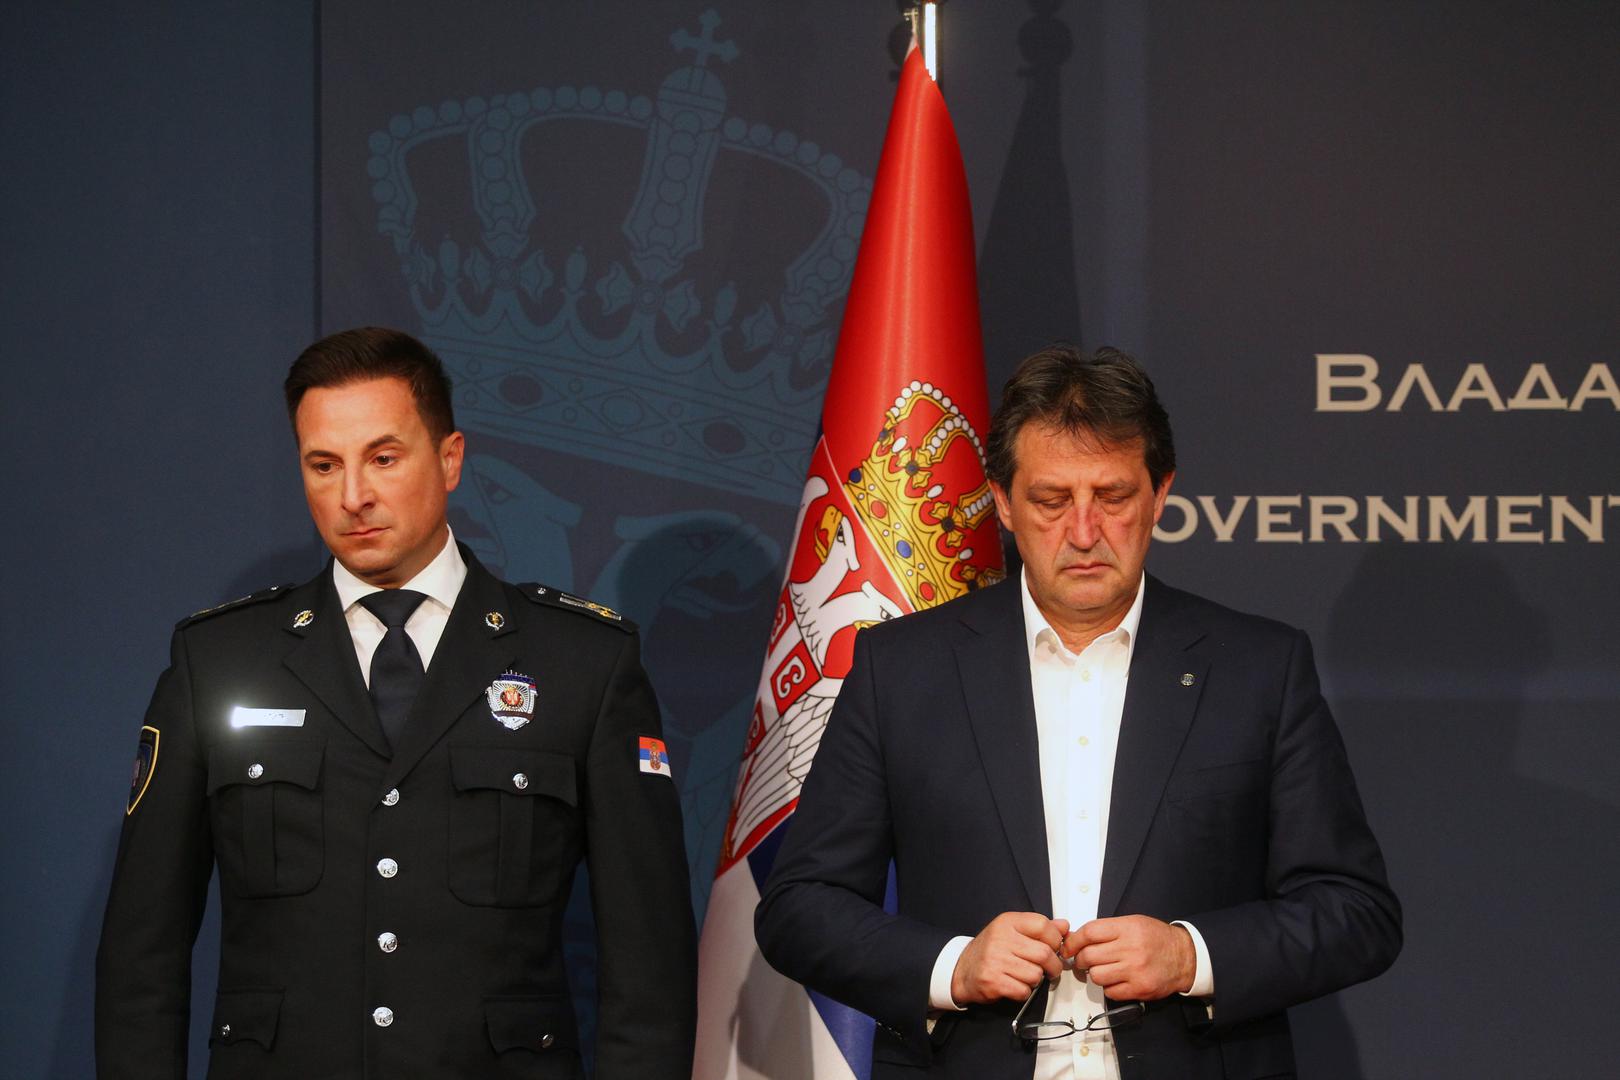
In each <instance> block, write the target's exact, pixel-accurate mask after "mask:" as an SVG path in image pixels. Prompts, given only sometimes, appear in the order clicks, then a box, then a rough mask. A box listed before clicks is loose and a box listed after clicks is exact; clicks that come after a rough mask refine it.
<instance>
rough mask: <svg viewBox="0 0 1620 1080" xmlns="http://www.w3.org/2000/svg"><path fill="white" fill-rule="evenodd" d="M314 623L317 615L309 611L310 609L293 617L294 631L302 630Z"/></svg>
mask: <svg viewBox="0 0 1620 1080" xmlns="http://www.w3.org/2000/svg"><path fill="white" fill-rule="evenodd" d="M314 621H315V613H314V612H313V611H311V610H309V608H305V609H304V610H303V611H300V612H299V613H298V614H296V615H294V616H293V629H294V630H302V629H303V628H304V627H306V626H308V625H309V624H310V623H312V622H314Z"/></svg>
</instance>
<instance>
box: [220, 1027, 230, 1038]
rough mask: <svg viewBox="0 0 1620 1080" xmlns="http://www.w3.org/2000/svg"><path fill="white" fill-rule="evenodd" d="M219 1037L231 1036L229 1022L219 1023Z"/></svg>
mask: <svg viewBox="0 0 1620 1080" xmlns="http://www.w3.org/2000/svg"><path fill="white" fill-rule="evenodd" d="M219 1037H220V1038H222V1039H228V1038H230V1037H231V1025H229V1024H221V1025H220V1026H219Z"/></svg>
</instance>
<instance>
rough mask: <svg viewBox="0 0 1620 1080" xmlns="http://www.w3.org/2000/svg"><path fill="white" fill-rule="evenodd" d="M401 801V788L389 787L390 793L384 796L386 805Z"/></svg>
mask: <svg viewBox="0 0 1620 1080" xmlns="http://www.w3.org/2000/svg"><path fill="white" fill-rule="evenodd" d="M397 802H399V788H389V789H388V794H386V795H384V796H383V805H384V806H393V805H394V804H395V803H397Z"/></svg>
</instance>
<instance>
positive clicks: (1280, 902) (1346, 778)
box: [1186, 631, 1401, 1025]
mask: <svg viewBox="0 0 1620 1080" xmlns="http://www.w3.org/2000/svg"><path fill="white" fill-rule="evenodd" d="M1277 715H1278V722H1277V732H1276V736H1275V739H1274V740H1273V744H1272V762H1271V778H1270V791H1269V843H1268V845H1267V856H1266V867H1265V887H1264V897H1265V898H1264V899H1259V900H1254V901H1251V902H1247V903H1242V904H1238V905H1235V906H1230V907H1223V908H1219V909H1216V910H1211V911H1205V912H1198V913H1190V914H1188V915H1187V916H1186V919H1187V921H1188V922H1191V923H1192V924H1193V925H1194V926H1197V927H1198V930H1199V932H1200V933H1201V934H1202V935H1203V937H1204V941H1205V943H1206V944H1207V945H1208V946H1209V952H1210V960H1211V965H1212V967H1213V968H1214V973H1215V999H1214V1000H1215V1017H1214V1018H1215V1021H1216V1022H1217V1023H1219V1024H1223V1025H1224V1024H1228V1023H1237V1022H1241V1021H1243V1020H1248V1019H1251V1018H1254V1017H1258V1016H1264V1015H1267V1014H1269V1013H1275V1012H1279V1011H1281V1010H1283V1009H1284V1008H1287V1007H1288V1006H1291V1005H1297V1004H1299V1003H1301V1002H1303V1001H1308V1000H1310V999H1312V998H1316V997H1320V996H1321V995H1323V994H1327V993H1331V992H1333V991H1334V990H1338V989H1340V988H1342V987H1345V986H1348V985H1350V984H1351V983H1355V982H1360V981H1362V980H1364V979H1369V978H1372V977H1373V976H1374V975H1377V974H1379V973H1380V972H1382V971H1383V970H1384V969H1386V968H1388V967H1389V965H1390V964H1391V963H1393V962H1394V959H1395V955H1396V954H1397V953H1398V952H1399V951H1400V947H1401V908H1400V903H1399V901H1397V900H1396V898H1395V894H1394V893H1393V892H1392V891H1391V890H1390V887H1389V884H1388V880H1387V878H1386V875H1385V870H1384V860H1383V855H1382V854H1381V853H1380V851H1379V848H1378V842H1377V841H1376V840H1375V839H1374V838H1373V834H1372V830H1371V829H1370V828H1369V827H1368V825H1367V819H1366V814H1365V813H1364V811H1363V809H1362V804H1361V798H1360V795H1359V794H1358V793H1357V791H1356V784H1355V779H1354V777H1353V776H1352V775H1351V772H1350V763H1349V759H1348V756H1347V755H1346V753H1345V748H1344V742H1343V740H1342V739H1341V738H1340V736H1339V731H1338V728H1337V727H1336V726H1335V724H1334V722H1333V717H1332V715H1331V713H1330V712H1329V710H1328V706H1327V702H1326V701H1325V700H1323V698H1322V693H1321V689H1320V686H1319V684H1318V681H1317V676H1316V666H1315V663H1314V661H1313V660H1312V656H1311V646H1310V641H1309V639H1308V638H1306V636H1305V635H1304V634H1303V633H1301V632H1298V631H1295V633H1294V640H1293V648H1292V651H1291V653H1290V655H1289V657H1288V663H1287V676H1286V678H1285V680H1284V685H1283V688H1282V695H1281V701H1280V704H1279V708H1278V713H1277Z"/></svg>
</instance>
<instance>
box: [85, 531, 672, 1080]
mask: <svg viewBox="0 0 1620 1080" xmlns="http://www.w3.org/2000/svg"><path fill="white" fill-rule="evenodd" d="M462 557H463V558H464V559H465V560H466V562H467V578H466V581H465V583H464V584H463V586H462V589H461V593H460V595H459V596H458V598H457V600H456V604H455V608H454V610H453V611H452V612H451V614H450V619H449V623H448V625H447V626H446V627H445V631H444V636H443V638H442V639H441V640H440V642H439V644H438V647H437V650H436V651H435V653H434V655H433V659H432V662H431V663H430V664H429V667H428V671H427V677H426V682H425V683H424V685H423V688H422V690H421V693H420V695H419V697H418V699H417V701H416V705H415V707H414V711H413V713H412V715H411V718H410V721H409V725H408V729H407V733H406V735H405V736H404V737H403V739H402V740H401V745H400V746H399V747H397V748H395V749H394V750H393V751H392V752H390V747H389V746H388V744H387V742H386V741H385V739H384V738H383V734H382V729H381V727H380V725H379V724H378V721H377V719H376V716H375V713H374V711H373V709H372V705H371V701H370V698H369V697H368V695H367V692H366V688H365V684H364V682H363V680H362V679H361V675H360V670H359V665H358V663H357V662H356V659H355V652H354V646H353V644H352V642H351V639H350V636H349V630H348V627H347V625H346V623H345V621H344V618H343V612H342V611H341V610H340V609H339V606H338V599H337V593H336V590H335V589H334V587H333V585H332V576H331V573H330V572H329V571H328V572H326V573H323V574H321V575H320V576H319V577H318V578H316V579H315V580H314V581H311V582H309V583H307V584H305V585H301V586H298V587H295V588H290V587H289V588H282V589H278V590H274V591H270V592H266V593H263V594H258V595H257V596H255V597H253V598H249V599H248V600H246V601H242V602H239V603H237V604H234V605H227V606H226V608H224V609H220V610H217V611H215V612H212V613H204V614H203V615H200V616H196V617H193V618H192V619H190V620H187V621H185V622H182V623H181V624H180V626H179V627H178V628H177V629H176V631H175V635H174V641H173V658H172V662H171V665H170V667H169V669H168V670H167V671H166V672H164V674H163V676H162V678H161V679H160V680H159V682H158V687H157V691H156V693H155V695H154V696H153V699H152V705H151V708H150V710H149V712H148V713H147V717H146V725H145V727H144V728H143V730H142V742H141V747H142V749H141V753H142V757H141V759H140V760H139V761H138V762H137V771H136V788H135V790H133V791H132V792H131V795H130V802H131V804H132V807H131V809H130V810H129V812H128V814H127V816H126V818H125V821H124V828H123V836H122V839H121V841H120V844H119V849H118V861H117V866H116V869H115V871H114V877H113V885H112V892H111V896H110V897H109V899H108V903H107V914H106V919H105V922H104V924H103V928H102V937H101V947H100V951H99V953H98V956H97V970H96V1057H97V1073H98V1076H99V1077H101V1078H102V1080H123V1078H130V1080H134V1078H141V1080H147V1078H152V1080H156V1078H163V1080H177V1078H182V1077H184V1076H185V1073H186V1060H185V1059H186V1045H187V1031H186V1028H187V1019H188V1015H189V1003H188V998H189V991H190V958H191V947H192V942H193V939H194V938H195V936H196V933H197V927H198V923H199V920H200V918H201V916H202V912H203V907H204V904H205V899H206V895H207V888H208V880H209V876H210V872H211V871H212V869H213V867H214V866H215V865H216V864H217V865H218V868H219V875H220V898H221V908H222V911H221V919H222V927H221V937H222V941H221V947H220V972H219V997H218V1001H217V1004H216V1005H215V1009H214V1019H213V1025H212V1031H211V1033H210V1037H209V1045H210V1047H211V1048H212V1050H211V1054H212V1056H211V1060H210V1068H209V1072H208V1075H209V1077H210V1078H219V1080H254V1078H259V1077H264V1078H272V1077H274V1078H288V1080H292V1078H297V1080H319V1078H326V1077H331V1078H337V1077H342V1078H345V1080H352V1078H360V1077H365V1078H378V1080H382V1078H395V1077H426V1078H435V1080H438V1078H444V1080H452V1078H463V1077H464V1078H468V1080H473V1078H476V1080H496V1078H503V1077H511V1078H514V1080H515V1078H519V1077H524V1078H528V1077H574V1076H577V1075H579V1072H580V1059H579V1054H578V1049H577V1047H578V1036H577V1032H576V1026H575V1021H574V1017H573V1014H572V1009H571V1006H570V999H569V993H568V986H567V982H566V978H565V975H564V970H563V954H562V947H561V927H562V918H563V908H564V904H565V902H566V900H567V898H568V893H569V888H570V885H571V883H572V881H573V878H574V871H575V868H576V866H577V864H578V863H579V861H580V859H581V857H584V858H585V859H586V860H587V862H588V865H589V869H590V879H591V891H592V901H593V907H594V911H595V917H596V921H597V927H598V936H599V963H600V967H599V985H600V1032H601V1034H600V1037H599V1039H598V1049H597V1066H596V1074H597V1076H598V1077H601V1078H602V1080H645V1078H655V1077H669V1078H672V1080H673V1078H680V1080H686V1078H687V1077H688V1076H689V1075H690V1070H691V1057H692V1039H693V1027H694V1023H695V1012H696V988H695V980H696V958H695V957H696V948H695V944H694V937H695V935H694V928H693V919H692V908H691V900H690V894H689V889H688V877H687V866H686V856H685V852H684V849H683V845H682V830H681V814H680V804H679V799H678V797H677V793H676V789H675V785H674V783H673V782H672V781H671V780H670V777H669V772H668V768H667V764H666V763H664V762H659V769H658V771H643V768H642V767H641V765H640V758H639V753H640V740H641V739H642V738H657V737H659V735H660V731H659V715H658V706H657V703H656V701H655V700H654V697H653V692H652V688H651V686H650V685H649V683H648V680H647V676H646V674H645V672H644V671H643V670H642V666H641V663H640V659H639V655H638V649H639V646H638V635H637V634H636V633H635V631H634V629H633V627H631V626H629V625H627V624H624V623H623V622H622V621H620V620H619V619H618V617H617V616H615V615H613V614H612V613H611V612H607V609H596V610H593V608H592V606H590V605H587V604H585V602H584V601H580V600H577V599H576V598H573V597H568V596H566V595H565V594H559V593H558V592H556V591H555V590H552V589H548V588H545V587H542V586H534V585H529V586H521V587H520V586H513V585H508V584H504V583H502V582H499V581H497V580H496V579H495V578H494V577H492V576H491V575H490V574H489V573H488V572H487V571H485V570H484V569H483V567H481V566H480V565H479V564H478V563H477V561H476V560H474V559H473V557H472V555H471V554H470V553H469V552H467V550H466V549H465V548H463V549H462ZM604 613H605V614H604ZM508 672H513V673H516V674H518V675H522V676H527V677H529V678H530V679H532V680H533V682H534V684H535V694H534V700H533V707H532V715H531V716H530V717H529V719H528V721H527V722H526V723H522V722H521V720H522V717H523V711H522V705H521V699H522V697H523V695H522V693H521V685H519V686H518V687H517V688H516V689H517V691H518V692H517V693H513V694H509V695H508V697H509V698H510V700H511V701H515V702H518V708H517V710H516V715H510V713H511V711H512V710H510V709H509V710H508V712H509V717H508V719H509V721H510V722H511V723H512V724H514V725H516V727H515V730H514V729H512V728H511V727H509V726H508V725H507V724H503V723H501V722H499V721H498V720H497V718H496V715H495V712H494V710H493V709H492V706H491V703H490V701H489V699H488V695H487V693H486V691H487V690H488V688H489V687H490V686H491V684H492V683H493V682H495V681H496V680H498V679H501V677H502V676H503V675H504V674H506V673H508ZM498 695H499V689H498V690H497V697H498ZM501 704H503V707H505V705H504V703H501ZM238 708H241V709H248V710H259V712H256V713H239V712H237V711H236V710H238ZM300 711H301V713H302V723H301V724H298V725H294V724H293V721H294V719H295V717H296V714H297V713H298V712H300ZM272 713H281V714H282V715H281V716H279V717H277V716H274V715H272ZM233 716H235V717H236V718H237V720H238V723H239V724H240V723H241V722H242V721H243V720H244V719H245V720H248V721H252V722H250V723H247V724H246V725H244V726H233V724H232V718H233ZM266 719H269V720H270V721H274V722H273V723H268V724H267V723H264V721H265V720H266ZM654 757H656V755H652V756H650V757H649V760H652V759H653V758H654Z"/></svg>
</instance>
